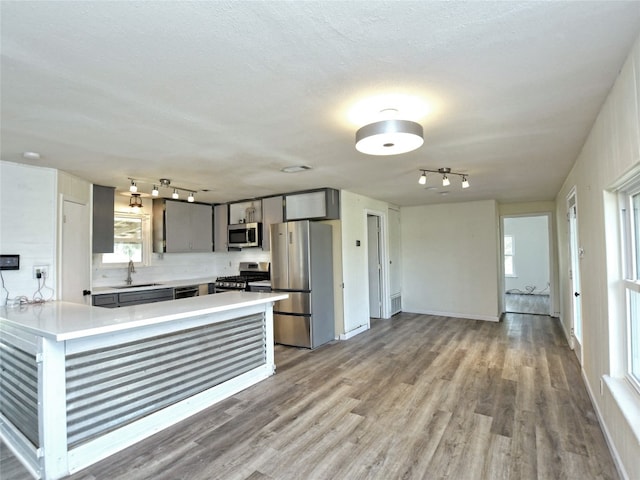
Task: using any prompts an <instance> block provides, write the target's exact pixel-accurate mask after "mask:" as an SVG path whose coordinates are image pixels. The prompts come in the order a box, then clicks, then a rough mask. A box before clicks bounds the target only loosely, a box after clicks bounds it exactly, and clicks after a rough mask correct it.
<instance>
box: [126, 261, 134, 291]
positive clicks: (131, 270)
mask: <svg viewBox="0 0 640 480" xmlns="http://www.w3.org/2000/svg"><path fill="white" fill-rule="evenodd" d="M132 273H136V267H134V266H133V260H129V265H128V266H127V280H126V281H127V285H131V282H132V281H133V280H131V274H132Z"/></svg>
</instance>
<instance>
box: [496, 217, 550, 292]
mask: <svg viewBox="0 0 640 480" xmlns="http://www.w3.org/2000/svg"><path fill="white" fill-rule="evenodd" d="M503 233H504V235H505V236H506V235H511V236H512V237H513V246H514V256H513V264H514V272H515V276H514V277H506V278H505V290H506V291H507V292H509V291H515V292H523V293H527V292H531V293H536V294H541V293H544V294H545V295H549V287H550V285H549V284H550V278H549V221H548V218H547V216H537V217H506V218H504V220H503Z"/></svg>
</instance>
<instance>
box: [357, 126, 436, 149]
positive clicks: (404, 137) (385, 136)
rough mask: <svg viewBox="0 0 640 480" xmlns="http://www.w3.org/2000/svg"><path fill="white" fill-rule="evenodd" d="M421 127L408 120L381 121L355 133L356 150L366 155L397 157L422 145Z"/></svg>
mask: <svg viewBox="0 0 640 480" xmlns="http://www.w3.org/2000/svg"><path fill="white" fill-rule="evenodd" d="M422 135H423V131H422V125H420V124H419V123H416V122H412V121H410V120H383V121H381V122H375V123H370V124H369V125H365V126H364V127H362V128H360V129H359V130H358V131H357V132H356V149H357V150H358V151H359V152H362V153H366V154H367V155H398V154H400V153H407V152H411V151H412V150H415V149H416V148H420V147H421V146H422V144H423V143H424V139H423V138H422Z"/></svg>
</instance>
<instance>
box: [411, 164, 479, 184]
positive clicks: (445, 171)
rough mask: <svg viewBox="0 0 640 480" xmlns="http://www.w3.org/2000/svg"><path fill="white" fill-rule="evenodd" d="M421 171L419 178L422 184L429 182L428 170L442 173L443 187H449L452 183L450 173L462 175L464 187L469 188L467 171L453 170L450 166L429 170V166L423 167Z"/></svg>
mask: <svg viewBox="0 0 640 480" xmlns="http://www.w3.org/2000/svg"><path fill="white" fill-rule="evenodd" d="M420 172H422V174H421V175H420V178H418V183H419V184H420V185H425V184H426V183H427V172H430V173H437V174H439V175H442V186H443V187H448V186H449V185H451V180H449V176H450V175H457V176H459V177H462V188H469V175H468V174H466V173H457V172H452V171H451V169H450V168H439V169H437V170H429V169H428V168H421V169H420Z"/></svg>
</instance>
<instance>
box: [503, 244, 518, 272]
mask: <svg viewBox="0 0 640 480" xmlns="http://www.w3.org/2000/svg"><path fill="white" fill-rule="evenodd" d="M507 237H509V238H511V253H510V254H507V252H506V250H507V241H506V240H507ZM502 242H503V243H502V245H503V248H502V256H503V258H502V262H503V264H504V271H503V273H504V276H505V277H507V278H517V277H518V275H517V274H516V263H515V250H516V246H515V237H514V236H513V235H511V234H507V233H505V234H504V235H503V238H502ZM507 257H511V273H507Z"/></svg>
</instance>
